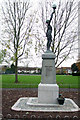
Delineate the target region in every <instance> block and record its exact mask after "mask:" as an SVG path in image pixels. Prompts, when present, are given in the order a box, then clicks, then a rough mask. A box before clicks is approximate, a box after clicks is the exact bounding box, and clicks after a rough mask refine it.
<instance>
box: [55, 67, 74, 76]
mask: <svg viewBox="0 0 80 120" xmlns="http://www.w3.org/2000/svg"><path fill="white" fill-rule="evenodd" d="M56 74H72V70H71V67H60V68H56Z"/></svg>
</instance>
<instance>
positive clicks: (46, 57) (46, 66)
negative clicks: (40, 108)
mask: <svg viewBox="0 0 80 120" xmlns="http://www.w3.org/2000/svg"><path fill="white" fill-rule="evenodd" d="M55 57H56V56H55V55H54V53H53V52H51V51H47V52H45V53H44V54H43V55H42V59H43V61H42V75H41V83H40V84H39V86H38V102H39V103H42V104H44V103H46V104H56V103H57V98H58V97H59V87H58V85H57V84H56V70H55Z"/></svg>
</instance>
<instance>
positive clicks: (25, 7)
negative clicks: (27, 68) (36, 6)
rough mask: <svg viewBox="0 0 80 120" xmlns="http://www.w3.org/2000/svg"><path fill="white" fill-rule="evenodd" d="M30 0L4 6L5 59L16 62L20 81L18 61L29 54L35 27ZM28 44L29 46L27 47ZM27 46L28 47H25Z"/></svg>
mask: <svg viewBox="0 0 80 120" xmlns="http://www.w3.org/2000/svg"><path fill="white" fill-rule="evenodd" d="M30 10H31V6H30V1H29V0H27V1H26V2H24V1H22V0H18V1H17V2H16V1H10V0H8V1H7V2H5V5H4V6H3V7H2V13H3V21H4V22H3V23H5V24H4V25H3V28H4V33H3V36H4V37H3V38H4V39H2V45H3V50H4V49H5V50H6V52H5V53H6V58H5V61H8V62H10V61H9V58H10V60H11V61H13V62H14V63H15V82H16V83H18V69H17V66H18V61H19V59H20V58H21V57H22V56H23V54H24V53H26V54H28V50H29V47H28V46H29V45H30V44H31V41H30V39H29V37H30V35H31V32H32V27H33V19H34V13H33V15H30ZM26 46H27V48H26ZM25 48H26V49H25Z"/></svg>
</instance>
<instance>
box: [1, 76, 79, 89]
mask: <svg viewBox="0 0 80 120" xmlns="http://www.w3.org/2000/svg"><path fill="white" fill-rule="evenodd" d="M0 78H1V75H0ZM18 80H19V83H17V84H16V83H14V81H15V76H14V75H2V88H34V87H38V84H39V83H40V81H41V76H37V75H30V76H29V75H18ZM56 81H57V84H58V85H59V87H60V88H80V84H79V81H80V76H72V75H56ZM0 83H1V79H0Z"/></svg>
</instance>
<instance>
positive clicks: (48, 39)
mask: <svg viewBox="0 0 80 120" xmlns="http://www.w3.org/2000/svg"><path fill="white" fill-rule="evenodd" d="M55 9H56V6H53V10H54V11H53V12H52V14H51V17H50V20H46V23H47V32H46V37H47V50H50V46H51V42H52V26H51V25H50V23H51V20H52V18H53V14H54V13H55Z"/></svg>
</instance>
